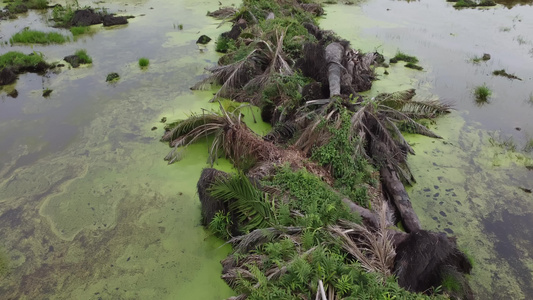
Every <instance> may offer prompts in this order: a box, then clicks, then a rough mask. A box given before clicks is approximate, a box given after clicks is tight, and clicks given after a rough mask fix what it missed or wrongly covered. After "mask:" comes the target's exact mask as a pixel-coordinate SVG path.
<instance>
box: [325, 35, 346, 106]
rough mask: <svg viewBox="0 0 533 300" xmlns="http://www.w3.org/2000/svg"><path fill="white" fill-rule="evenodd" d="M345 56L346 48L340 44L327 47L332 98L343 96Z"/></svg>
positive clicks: (330, 94) (330, 95)
mask: <svg viewBox="0 0 533 300" xmlns="http://www.w3.org/2000/svg"><path fill="white" fill-rule="evenodd" d="M343 54H344V47H343V46H342V45H341V44H339V43H331V44H329V45H328V46H327V47H326V62H327V63H328V81H329V97H330V98H331V97H333V96H338V95H340V94H341V68H342V64H341V62H342V57H343Z"/></svg>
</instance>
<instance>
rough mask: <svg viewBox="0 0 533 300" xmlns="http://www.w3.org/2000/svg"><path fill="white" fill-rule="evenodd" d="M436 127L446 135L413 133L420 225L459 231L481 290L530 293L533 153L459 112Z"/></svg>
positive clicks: (485, 293)
mask: <svg viewBox="0 0 533 300" xmlns="http://www.w3.org/2000/svg"><path fill="white" fill-rule="evenodd" d="M436 127H437V128H436V129H435V132H436V133H438V134H440V135H441V136H443V138H444V139H443V140H432V139H428V138H423V137H419V136H414V135H409V136H408V137H407V138H408V141H409V143H411V144H414V149H415V151H416V153H417V154H416V155H415V156H413V157H411V158H410V159H409V163H410V166H411V169H412V171H413V174H414V175H415V178H416V180H417V183H416V184H415V185H414V186H413V187H412V188H410V189H409V194H410V195H411V198H412V201H413V207H414V208H415V210H416V211H417V213H418V215H419V217H420V220H421V222H422V224H423V225H424V227H425V228H427V229H431V230H437V231H442V232H447V233H448V234H452V235H455V236H457V237H458V243H459V245H460V246H461V247H463V248H465V249H467V251H468V252H469V253H470V254H471V256H472V258H473V259H474V261H475V263H476V264H475V268H474V270H473V274H472V276H471V278H470V282H471V284H472V285H473V288H474V289H475V290H476V292H477V297H479V298H480V299H483V298H492V297H496V295H497V297H501V296H502V295H503V296H505V297H508V298H510V299H520V298H527V297H526V295H530V294H531V292H532V291H533V290H532V289H533V286H532V285H531V272H532V271H533V269H532V268H531V266H532V263H533V260H532V259H531V258H530V257H529V256H528V255H527V253H528V250H526V249H531V247H532V246H533V242H532V240H533V239H532V238H533V236H532V234H531V232H530V231H529V228H531V226H532V225H533V218H532V216H533V213H532V211H533V202H532V201H531V194H528V193H527V192H524V191H523V190H521V189H520V187H522V188H526V189H527V188H529V189H531V188H532V186H531V179H530V177H531V173H530V171H528V170H527V168H526V166H528V165H530V164H531V162H532V161H533V160H532V158H531V157H528V156H526V155H524V154H521V153H518V152H512V151H507V150H504V149H502V148H501V147H499V146H493V145H491V143H490V142H489V139H490V137H491V136H490V135H489V134H488V133H487V132H486V131H482V130H480V129H477V128H476V126H473V125H467V124H466V123H465V121H464V120H463V119H462V117H461V116H459V115H457V114H452V115H448V116H446V117H444V118H441V119H439V120H438V122H437V125H436Z"/></svg>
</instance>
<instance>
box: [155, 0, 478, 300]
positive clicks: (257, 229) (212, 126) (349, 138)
mask: <svg viewBox="0 0 533 300" xmlns="http://www.w3.org/2000/svg"><path fill="white" fill-rule="evenodd" d="M306 2H307V1H306ZM320 14H322V10H321V7H320V6H319V5H317V4H312V3H305V4H304V3H299V2H295V1H289V0H277V1H266V0H245V1H244V2H243V6H242V7H241V8H240V9H239V10H236V11H233V10H231V9H223V10H221V11H218V12H215V13H213V16H214V17H218V18H224V19H226V20H227V19H230V20H231V21H232V22H233V23H234V26H233V28H232V30H231V31H229V32H226V33H223V34H222V35H221V36H220V37H219V39H218V41H217V49H219V48H220V50H223V52H224V53H225V55H224V56H223V57H222V58H221V59H220V60H219V65H218V66H216V67H212V68H210V69H208V71H209V73H210V74H209V75H207V77H206V78H205V79H204V80H203V81H201V82H199V83H198V84H196V85H195V86H194V87H193V89H205V88H211V87H217V89H218V90H217V92H216V93H215V96H214V97H213V99H212V100H213V101H219V103H221V102H220V101H221V99H222V98H229V99H232V100H234V101H237V102H249V103H251V104H253V105H256V106H259V107H260V108H261V110H262V111H261V117H262V118H263V120H264V121H266V122H270V123H271V124H272V125H273V129H272V131H271V132H270V133H269V134H268V135H266V136H265V137H260V136H258V135H257V134H255V133H254V132H252V131H251V130H250V129H249V128H248V127H247V126H246V124H244V123H243V122H242V119H241V118H242V109H243V108H244V107H246V104H242V105H241V106H238V107H237V108H234V109H228V108H224V107H223V105H222V104H221V105H220V111H217V112H214V111H204V112H202V113H201V114H194V115H191V116H190V117H189V118H188V119H186V120H182V121H178V122H175V123H172V124H170V125H169V126H168V127H167V128H166V130H167V131H166V133H165V135H164V136H163V139H162V140H163V141H166V142H169V143H170V145H171V146H172V147H173V150H172V151H171V152H170V153H169V155H168V156H167V157H166V159H167V160H168V161H169V163H172V162H174V161H177V160H179V158H180V155H181V154H182V153H183V148H185V147H187V146H188V145H190V144H191V143H194V142H197V141H200V140H202V141H203V140H204V139H206V137H210V139H209V140H208V141H209V143H208V147H209V160H210V162H211V165H212V164H213V162H214V161H215V160H216V159H217V158H218V157H220V156H224V157H225V158H227V159H229V160H230V161H231V162H232V163H233V164H234V165H235V166H236V167H237V168H238V169H239V172H237V174H234V175H232V174H227V173H224V172H221V171H217V170H215V169H205V170H204V171H203V173H202V176H201V178H200V180H199V182H198V193H199V196H200V201H201V204H202V223H203V224H204V225H206V226H209V228H210V229H211V231H212V232H213V233H214V234H216V235H218V236H220V237H222V238H225V239H227V240H228V241H229V242H230V243H231V244H232V245H233V246H234V253H233V254H232V255H230V256H229V257H228V258H227V259H226V260H224V261H223V266H224V270H223V276H222V277H223V278H224V280H226V282H228V284H229V285H230V286H232V287H233V288H234V289H235V291H236V292H237V293H238V296H236V297H232V298H231V299H311V298H314V297H316V298H317V299H330V300H331V299H361V298H369V299H378V298H383V297H389V298H394V297H396V298H401V299H415V298H416V299H420V298H426V297H436V298H439V297H443V296H453V297H456V298H470V297H471V291H470V289H469V287H468V284H467V282H466V280H465V279H464V276H463V275H464V274H465V273H469V272H470V270H471V267H472V266H471V264H470V262H469V261H468V259H466V256H465V255H464V254H463V253H462V252H461V251H459V250H458V249H457V245H456V243H455V241H454V240H453V239H451V238H448V237H446V236H445V235H444V234H441V233H433V232H428V231H424V230H422V225H421V224H420V221H419V220H418V217H417V216H416V214H415V212H414V210H413V208H412V206H411V202H410V200H409V196H408V194H407V192H406V191H405V187H404V182H405V183H412V182H413V181H414V180H413V176H412V174H411V172H410V170H409V168H408V165H407V155H408V154H414V150H413V149H412V147H411V146H410V145H409V143H408V142H407V141H406V140H405V138H404V136H403V134H402V132H405V131H407V132H411V133H417V134H422V135H426V136H428V137H431V138H440V137H439V136H438V135H437V134H435V133H433V132H432V131H431V130H430V129H429V128H427V127H426V126H424V125H423V124H421V123H420V122H419V121H418V120H420V119H427V118H434V117H436V116H439V115H441V114H444V113H446V112H448V111H449V109H450V107H449V105H446V104H442V103H440V102H438V101H423V100H420V99H416V98H415V91H414V90H413V89H411V90H405V91H399V92H396V93H387V94H380V95H378V96H376V97H373V98H365V97H362V96H360V95H359V94H358V92H361V91H365V90H369V89H370V88H371V86H372V81H373V80H374V79H375V74H374V68H375V67H376V66H378V65H380V64H382V63H383V61H384V58H383V56H382V55H380V54H378V53H361V52H359V51H356V50H354V49H352V48H351V47H350V44H349V42H347V41H344V40H341V39H339V38H338V37H336V36H335V35H334V34H333V33H331V32H326V31H322V30H320V29H319V28H318V26H317V24H316V21H315V20H314V17H315V16H316V15H320ZM371 203H372V205H370V204H371ZM371 207H372V208H374V209H372V208H371ZM393 216H397V217H398V218H399V220H398V221H399V222H401V224H402V225H403V229H402V230H400V229H399V228H396V227H395V225H394V224H396V222H397V221H396V220H394V217H393ZM361 219H362V220H361ZM361 221H362V222H361ZM420 253H425V254H424V255H422V256H423V257H419V256H420V255H419V254H420ZM420 263H422V264H423V266H421V265H420ZM393 275H394V276H396V277H397V279H398V281H396V280H395V279H394V277H393ZM450 280H451V281H453V282H456V283H458V284H456V285H454V287H457V286H459V288H458V289H453V290H452V289H450V288H449V287H447V286H441V285H442V284H443V282H450ZM398 284H399V286H401V287H403V289H401V288H400V287H399V286H398ZM411 292H422V293H425V295H421V294H413V293H411ZM439 292H442V293H443V294H442V295H440V294H439V295H437V294H434V293H439Z"/></svg>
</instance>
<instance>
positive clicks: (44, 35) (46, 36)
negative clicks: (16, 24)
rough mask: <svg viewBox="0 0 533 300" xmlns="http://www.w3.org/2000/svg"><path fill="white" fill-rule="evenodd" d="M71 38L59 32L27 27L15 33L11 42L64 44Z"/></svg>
mask: <svg viewBox="0 0 533 300" xmlns="http://www.w3.org/2000/svg"><path fill="white" fill-rule="evenodd" d="M69 40H70V39H69V38H68V37H66V36H64V35H62V34H60V33H57V32H42V31H37V30H29V29H25V30H23V31H21V32H17V33H15V34H14V35H13V36H12V37H11V38H10V39H9V41H10V42H11V44H15V43H21V44H63V43H65V42H68V41H69Z"/></svg>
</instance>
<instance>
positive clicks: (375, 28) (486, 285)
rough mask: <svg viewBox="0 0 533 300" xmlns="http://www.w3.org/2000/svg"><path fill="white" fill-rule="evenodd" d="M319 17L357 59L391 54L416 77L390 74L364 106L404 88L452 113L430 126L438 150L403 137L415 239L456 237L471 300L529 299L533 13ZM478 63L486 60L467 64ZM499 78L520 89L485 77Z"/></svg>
mask: <svg viewBox="0 0 533 300" xmlns="http://www.w3.org/2000/svg"><path fill="white" fill-rule="evenodd" d="M529 3H531V2H529ZM326 12H327V16H326V17H325V19H324V20H323V21H322V22H321V24H322V26H323V27H325V28H328V29H333V30H335V31H336V32H337V33H338V34H339V35H340V36H342V37H346V38H347V39H349V40H350V41H351V42H352V45H353V46H354V47H355V48H360V49H362V50H364V51H374V50H377V51H379V52H382V53H384V54H385V55H386V56H388V57H389V58H390V57H392V56H394V54H395V53H396V52H397V51H398V50H400V51H402V52H405V53H408V54H411V55H415V56H417V57H418V58H419V60H420V63H419V64H420V65H421V66H422V67H424V71H422V72H419V71H413V70H409V69H407V68H404V67H403V66H402V65H403V64H401V63H398V64H396V65H392V66H391V68H389V69H388V72H389V73H390V75H388V76H386V75H382V76H381V77H380V79H381V80H380V81H378V82H376V83H375V85H374V88H373V90H372V91H371V92H370V93H368V94H369V95H370V96H371V95H374V94H376V93H378V92H380V91H381V92H389V91H395V90H400V89H407V88H411V87H413V88H416V89H417V93H418V95H419V96H420V98H421V99H424V98H438V99H441V100H442V101H445V102H451V103H453V105H454V108H455V109H456V111H454V112H453V113H452V114H450V115H447V116H445V117H442V118H440V119H439V120H438V121H437V123H436V124H435V125H433V126H432V128H433V129H434V130H435V131H436V132H437V133H438V134H439V135H441V136H442V137H443V139H442V140H433V139H429V138H425V137H420V136H409V141H410V142H411V143H412V144H413V145H414V149H415V151H416V153H417V155H415V156H413V157H411V158H410V159H409V162H410V165H411V168H412V171H413V173H414V175H415V177H416V180H417V184H415V185H414V186H413V187H412V188H410V190H409V193H410V195H411V198H412V201H413V206H414V208H415V210H416V212H417V213H418V215H419V217H420V219H421V222H422V224H423V227H424V228H426V229H430V230H437V231H444V232H447V233H449V234H453V235H455V236H457V239H458V243H459V245H460V246H461V247H462V248H463V249H465V250H466V251H467V252H469V253H470V255H471V256H472V257H473V259H474V261H475V264H476V265H475V268H474V272H473V275H472V276H471V283H472V286H473V288H474V290H475V292H476V293H477V298H479V299H531V298H533V259H532V257H531V249H533V235H532V233H531V229H530V228H532V227H533V196H532V194H531V189H533V171H531V169H533V158H532V155H531V153H530V152H525V151H523V150H524V147H525V146H526V143H527V142H528V140H529V139H530V138H531V137H533V119H532V118H531V116H532V115H533V85H532V83H533V68H532V66H533V40H531V32H533V7H532V6H530V5H525V6H520V5H519V6H514V7H513V8H511V9H508V8H505V7H503V6H498V7H495V8H490V9H463V10H456V9H454V8H453V7H452V4H450V3H446V2H445V1H410V2H405V1H387V0H373V1H367V2H364V3H362V4H361V5H360V6H350V5H333V6H328V8H327V9H326ZM483 53H489V54H491V57H492V58H491V59H490V60H489V61H487V62H480V63H477V64H476V63H473V62H472V61H471V59H472V58H473V57H475V56H479V57H480V56H482V55H483ZM498 69H506V70H507V72H508V73H515V75H516V76H518V77H520V78H522V81H519V80H509V79H507V78H503V77H496V76H493V75H492V71H494V70H498ZM383 72H384V69H381V68H380V69H378V73H379V74H383ZM484 83H485V84H486V85H487V86H488V87H490V88H491V89H492V91H493V96H492V97H491V98H490V99H489V103H487V104H485V105H482V106H479V105H477V103H476V102H475V100H474V97H473V92H472V91H473V89H474V87H475V86H478V85H482V84H484ZM511 148H515V150H514V151H511V150H512V149H511Z"/></svg>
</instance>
